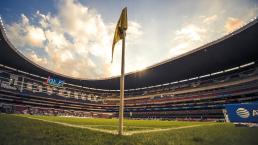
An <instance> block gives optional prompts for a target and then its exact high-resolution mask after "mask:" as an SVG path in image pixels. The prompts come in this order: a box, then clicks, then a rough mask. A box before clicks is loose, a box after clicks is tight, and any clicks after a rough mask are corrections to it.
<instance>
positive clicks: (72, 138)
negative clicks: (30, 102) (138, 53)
mask: <svg viewBox="0 0 258 145" xmlns="http://www.w3.org/2000/svg"><path fill="white" fill-rule="evenodd" d="M36 117H39V118H41V119H42V118H44V119H51V120H55V121H61V122H66V123H73V124H78V125H95V126H97V125H104V127H107V126H108V125H110V126H111V127H112V125H114V124H116V123H117V120H115V119H110V120H106V119H80V118H63V117H42V116H36ZM125 122H126V125H127V126H128V127H132V128H133V126H134V127H159V128H165V127H169V128H170V127H177V126H184V125H192V124H202V123H200V122H194V123H193V122H175V121H132V120H126V121H125ZM204 124H207V123H204ZM98 127H101V126H98ZM110 129H112V128H110ZM132 130H134V129H132ZM136 130H137V129H136ZM257 134H258V129H257V128H236V127H234V126H233V125H232V124H229V123H219V124H215V125H210V126H202V127H195V128H187V129H180V130H171V131H162V132H155V133H143V134H135V135H132V136H122V137H121V136H117V135H112V134H108V133H101V132H97V131H90V130H87V129H80V128H74V127H66V126H62V125H58V124H54V123H48V122H43V121H39V120H33V119H28V118H25V117H20V116H15V115H4V114H0V144H1V145H9V144H10V145H24V144H29V145H30V144H33V145H34V144H36V145H45V144H46V145H63V144H65V145H66V144H67V145H82V144H84V145H257V144H258V138H257Z"/></svg>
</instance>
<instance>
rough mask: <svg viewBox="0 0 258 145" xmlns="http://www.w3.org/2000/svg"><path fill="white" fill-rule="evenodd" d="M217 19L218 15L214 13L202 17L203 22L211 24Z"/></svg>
mask: <svg viewBox="0 0 258 145" xmlns="http://www.w3.org/2000/svg"><path fill="white" fill-rule="evenodd" d="M217 19H218V15H216V14H215V15H212V16H209V17H206V18H204V19H203V21H202V22H203V23H205V24H211V23H213V22H215V21H216V20H217Z"/></svg>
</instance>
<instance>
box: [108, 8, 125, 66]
mask: <svg viewBox="0 0 258 145" xmlns="http://www.w3.org/2000/svg"><path fill="white" fill-rule="evenodd" d="M125 30H127V8H126V7H125V8H123V10H122V13H121V15H120V18H119V20H118V22H117V25H116V30H115V34H114V39H113V45H112V60H111V62H113V54H114V48H115V44H116V43H117V42H118V41H119V40H121V39H123V38H124V37H125V34H123V33H125Z"/></svg>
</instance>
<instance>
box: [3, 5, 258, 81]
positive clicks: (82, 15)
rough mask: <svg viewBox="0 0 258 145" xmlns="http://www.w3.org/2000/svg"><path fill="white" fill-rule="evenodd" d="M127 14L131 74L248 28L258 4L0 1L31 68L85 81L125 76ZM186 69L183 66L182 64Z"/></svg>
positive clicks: (11, 36) (12, 34) (10, 35)
mask: <svg viewBox="0 0 258 145" xmlns="http://www.w3.org/2000/svg"><path fill="white" fill-rule="evenodd" d="M125 6H126V7H127V8H128V30H127V35H126V52H125V53H126V55H125V72H126V73H129V72H134V71H140V70H144V69H145V68H146V67H148V66H151V65H154V64H157V63H160V62H162V61H165V60H167V59H170V58H173V57H176V56H178V55H181V54H183V53H186V52H189V51H191V50H193V49H196V48H197V47H199V46H202V45H204V44H207V43H209V42H211V41H214V40H216V39H218V38H220V37H223V36H224V35H226V34H228V33H230V32H232V31H234V30H236V29H238V28H240V27H241V26H244V25H246V24H247V23H248V22H250V20H251V19H253V18H254V17H256V16H258V0H212V1H210V0H8V1H7V0H6V1H4V0H2V1H0V15H1V18H2V20H3V22H4V25H5V27H6V31H7V36H8V38H9V40H10V41H11V42H12V43H13V45H14V46H15V47H16V48H17V49H18V50H19V51H20V52H22V53H23V54H24V55H25V56H26V57H28V58H29V59H31V60H32V61H33V62H35V63H37V64H39V65H41V66H43V67H45V68H47V69H49V70H52V71H54V72H57V73H61V74H64V75H67V76H72V77H76V78H83V79H102V78H108V77H112V76H118V75H119V74H120V66H121V42H119V43H118V44H117V45H116V47H115V53H114V61H113V63H111V52H112V49H111V47H112V41H113V35H114V31H115V26H116V23H117V21H118V18H119V15H120V13H121V10H122V8H123V7H125ZM182 67H184V66H182Z"/></svg>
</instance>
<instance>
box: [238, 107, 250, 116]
mask: <svg viewBox="0 0 258 145" xmlns="http://www.w3.org/2000/svg"><path fill="white" fill-rule="evenodd" d="M236 114H237V115H238V116H239V117H241V118H248V117H249V116H250V113H249V111H248V110H246V109H245V108H238V109H237V110H236Z"/></svg>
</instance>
